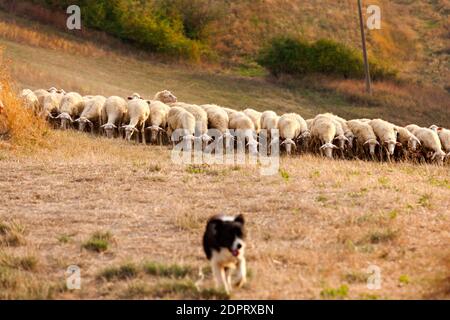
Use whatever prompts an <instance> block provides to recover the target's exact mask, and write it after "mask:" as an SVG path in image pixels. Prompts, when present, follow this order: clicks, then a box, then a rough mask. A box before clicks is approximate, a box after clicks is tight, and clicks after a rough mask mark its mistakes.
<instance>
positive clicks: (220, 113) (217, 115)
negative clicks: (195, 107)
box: [201, 104, 233, 147]
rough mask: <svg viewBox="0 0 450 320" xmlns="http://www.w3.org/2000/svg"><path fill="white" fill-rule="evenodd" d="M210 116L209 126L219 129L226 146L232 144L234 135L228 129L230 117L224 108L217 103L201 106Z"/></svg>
mask: <svg viewBox="0 0 450 320" xmlns="http://www.w3.org/2000/svg"><path fill="white" fill-rule="evenodd" d="M201 107H202V108H203V109H204V110H205V111H206V114H207V116H208V128H210V129H215V130H218V131H219V132H220V133H221V134H222V137H220V139H221V140H225V143H226V146H227V147H228V146H230V145H231V141H232V139H233V136H232V135H231V133H230V131H229V129H228V123H229V122H230V118H229V117H228V113H227V112H226V111H225V110H224V108H222V107H220V106H218V105H215V104H205V105H202V106H201Z"/></svg>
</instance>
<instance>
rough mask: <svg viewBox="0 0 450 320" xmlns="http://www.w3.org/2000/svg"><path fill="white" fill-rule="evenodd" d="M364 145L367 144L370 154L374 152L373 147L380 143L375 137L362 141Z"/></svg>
mask: <svg viewBox="0 0 450 320" xmlns="http://www.w3.org/2000/svg"><path fill="white" fill-rule="evenodd" d="M364 145H369V152H370V154H371V155H374V154H375V147H376V146H379V145H380V143H379V142H378V141H377V140H376V139H369V140H367V141H366V142H364Z"/></svg>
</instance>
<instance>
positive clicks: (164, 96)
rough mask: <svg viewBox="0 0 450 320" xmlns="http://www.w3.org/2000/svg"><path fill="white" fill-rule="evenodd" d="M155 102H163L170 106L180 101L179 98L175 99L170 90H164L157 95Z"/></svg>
mask: <svg viewBox="0 0 450 320" xmlns="http://www.w3.org/2000/svg"><path fill="white" fill-rule="evenodd" d="M153 100H157V101H161V102H162V103H165V104H168V105H170V104H171V103H175V102H177V101H178V99H177V97H175V96H174V95H173V94H172V92H170V91H169V90H163V91H160V92H158V93H156V94H155V97H154V99H153Z"/></svg>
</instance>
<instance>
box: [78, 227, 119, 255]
mask: <svg viewBox="0 0 450 320" xmlns="http://www.w3.org/2000/svg"><path fill="white" fill-rule="evenodd" d="M111 240H112V235H111V233H110V232H109V231H108V232H101V231H97V232H95V233H94V234H93V235H92V236H91V237H90V238H89V239H88V240H86V242H84V243H83V244H82V245H81V247H82V248H83V249H86V250H89V251H94V252H98V253H100V252H104V251H106V250H108V248H109V245H110V242H111Z"/></svg>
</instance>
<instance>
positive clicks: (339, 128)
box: [316, 113, 350, 157]
mask: <svg viewBox="0 0 450 320" xmlns="http://www.w3.org/2000/svg"><path fill="white" fill-rule="evenodd" d="M318 117H329V118H330V119H331V120H332V121H333V123H334V125H335V127H336V136H335V138H334V140H337V141H338V147H339V149H340V150H341V155H342V157H344V149H345V143H346V142H349V144H350V141H349V139H348V138H347V136H346V135H345V130H344V126H343V125H342V123H343V122H345V120H344V119H342V118H339V117H337V116H335V115H334V114H332V113H324V114H320V115H318ZM316 118H317V117H316ZM338 118H339V119H341V120H338Z"/></svg>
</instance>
